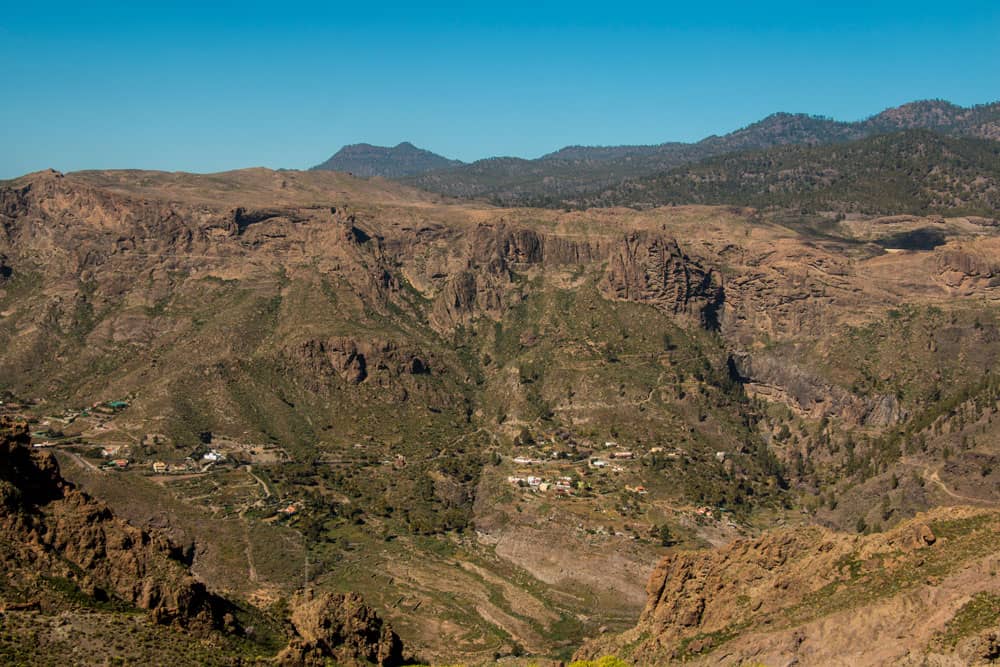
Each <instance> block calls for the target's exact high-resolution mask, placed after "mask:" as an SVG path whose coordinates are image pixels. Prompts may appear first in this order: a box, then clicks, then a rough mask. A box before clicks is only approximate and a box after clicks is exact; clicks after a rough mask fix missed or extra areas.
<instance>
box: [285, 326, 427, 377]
mask: <svg viewBox="0 0 1000 667" xmlns="http://www.w3.org/2000/svg"><path fill="white" fill-rule="evenodd" d="M288 357H289V358H290V360H291V361H292V363H296V364H298V365H300V366H303V367H304V368H305V369H306V370H307V371H308V376H309V377H310V378H312V380H313V384H314V385H316V386H320V385H323V384H325V383H326V382H328V381H329V380H330V379H332V378H334V377H339V378H341V379H342V380H343V381H345V382H347V383H350V384H360V383H362V382H364V381H365V380H367V379H368V378H369V375H371V374H372V373H376V372H379V371H382V372H386V373H388V374H389V375H390V376H392V377H398V376H401V375H424V374H427V373H430V364H429V362H428V360H427V358H426V356H423V355H421V354H419V353H418V352H416V351H413V350H409V349H405V348H403V347H402V346H400V345H399V344H398V343H396V342H395V341H390V340H385V339H380V338H370V339H367V340H357V339H354V338H349V337H345V336H339V337H331V338H326V339H310V340H307V341H305V342H303V343H301V344H300V345H299V346H298V347H296V348H294V349H292V350H290V351H289V352H288Z"/></svg>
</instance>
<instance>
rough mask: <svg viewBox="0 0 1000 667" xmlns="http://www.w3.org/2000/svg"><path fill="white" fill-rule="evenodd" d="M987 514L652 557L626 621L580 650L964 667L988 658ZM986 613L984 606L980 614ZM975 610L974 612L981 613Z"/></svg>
mask: <svg viewBox="0 0 1000 667" xmlns="http://www.w3.org/2000/svg"><path fill="white" fill-rule="evenodd" d="M998 535H1000V513H998V512H996V511H983V510H980V509H972V508H959V507H956V508H949V509H937V510H934V511H932V512H929V513H927V514H923V515H920V516H918V517H916V518H915V519H913V520H910V521H907V522H905V523H903V524H901V525H899V526H898V527H896V528H895V529H893V530H892V531H889V532H887V533H882V534H874V535H869V536H857V535H846V534H843V533H837V532H834V531H830V530H826V529H823V528H820V527H818V526H809V527H799V528H790V529H783V530H775V531H771V532H767V533H765V534H764V535H762V536H761V537H759V538H756V539H744V540H737V541H735V542H732V543H731V544H729V545H727V546H725V547H722V548H719V549H716V550H711V551H708V550H706V551H690V552H685V551H679V552H675V553H671V554H669V555H667V556H665V557H664V558H663V559H662V560H661V561H660V563H659V564H658V565H657V567H656V569H655V570H654V571H653V573H652V575H651V576H650V578H649V582H648V584H647V587H646V590H647V593H648V601H647V603H646V607H645V609H644V610H643V612H642V616H641V617H640V619H639V622H638V624H637V625H636V627H635V628H633V629H632V630H630V631H628V632H625V633H623V634H621V635H618V636H612V637H601V638H599V639H596V640H593V641H592V642H590V643H589V644H587V645H586V646H584V647H583V648H582V649H581V650H580V651H579V652H578V654H577V657H579V658H594V657H597V656H600V655H605V654H616V655H619V656H622V657H624V658H626V659H627V660H629V661H630V662H632V663H634V664H637V665H662V664H668V663H674V662H685V663H689V662H690V663H695V664H706V665H708V664H712V665H744V664H751V663H752V664H766V665H793V664H794V665H835V664H836V665H861V664H905V665H956V666H957V665H971V664H993V663H994V662H995V661H996V660H998V659H1000V616H998V613H1000V607H998V605H997V602H998V601H1000V576H998V568H1000V541H998V540H997V536H998ZM983 609H985V611H983ZM980 612H981V613H980Z"/></svg>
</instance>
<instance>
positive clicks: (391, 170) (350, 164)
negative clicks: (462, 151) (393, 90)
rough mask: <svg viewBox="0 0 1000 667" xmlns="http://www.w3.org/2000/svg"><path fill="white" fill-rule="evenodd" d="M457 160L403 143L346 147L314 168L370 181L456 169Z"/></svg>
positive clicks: (459, 163) (406, 142) (458, 162)
mask: <svg viewBox="0 0 1000 667" xmlns="http://www.w3.org/2000/svg"><path fill="white" fill-rule="evenodd" d="M461 164H463V163H462V162H461V161H459V160H450V159H448V158H446V157H443V156H441V155H438V154H437V153H432V152H431V151H428V150H424V149H423V148H418V147H417V146H414V145H413V144H411V143H410V142H409V141H402V142H400V143H398V144H396V145H395V146H374V145H372V144H364V143H362V144H349V145H347V146H344V147H343V148H341V149H340V150H339V151H337V152H336V153H334V154H333V156H331V157H330V159H328V160H327V161H326V162H323V163H322V164H319V165H316V166H315V167H313V169H318V170H326V171H346V172H349V173H352V174H354V175H355V176H361V177H364V178H370V177H372V176H382V177H384V178H403V177H406V176H418V175H420V174H423V173H426V172H428V171H436V170H439V169H447V168H449V167H457V166H459V165H461Z"/></svg>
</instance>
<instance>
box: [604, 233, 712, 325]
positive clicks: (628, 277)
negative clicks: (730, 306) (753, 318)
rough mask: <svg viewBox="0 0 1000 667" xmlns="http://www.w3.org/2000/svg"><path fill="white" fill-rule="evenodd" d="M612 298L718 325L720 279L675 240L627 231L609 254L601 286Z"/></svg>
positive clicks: (702, 322) (706, 323)
mask: <svg viewBox="0 0 1000 667" xmlns="http://www.w3.org/2000/svg"><path fill="white" fill-rule="evenodd" d="M602 287H603V289H604V293H605V294H606V295H608V296H610V297H612V298H616V299H623V300H626V301H636V302H639V303H646V304H649V305H652V306H654V307H656V308H658V309H660V310H663V311H666V312H668V313H672V314H675V315H687V316H689V317H692V318H693V319H694V320H695V321H697V322H698V323H700V324H701V325H702V326H704V327H705V328H707V329H712V330H717V329H718V328H719V327H720V317H721V310H722V307H723V305H724V302H725V293H724V291H723V287H722V279H721V277H720V276H719V274H718V273H716V272H715V271H713V270H712V269H706V268H704V267H702V266H701V265H700V264H699V263H698V262H696V261H695V260H693V259H691V258H690V257H688V256H687V255H686V254H684V252H683V251H681V248H680V246H679V245H678V244H677V241H676V240H674V239H669V238H665V237H663V236H659V235H652V234H647V233H638V232H637V233H632V234H629V235H627V236H626V237H625V238H624V239H622V241H621V243H620V244H619V246H618V247H616V248H615V249H614V250H613V251H612V252H611V255H610V261H609V266H608V272H607V275H606V277H605V281H604V283H603V285H602Z"/></svg>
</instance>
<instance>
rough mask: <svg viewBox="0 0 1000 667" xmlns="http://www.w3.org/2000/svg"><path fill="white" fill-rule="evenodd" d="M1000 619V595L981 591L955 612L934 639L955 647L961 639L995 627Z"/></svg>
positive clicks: (944, 644)
mask: <svg viewBox="0 0 1000 667" xmlns="http://www.w3.org/2000/svg"><path fill="white" fill-rule="evenodd" d="M998 621H1000V595H997V594H996V593H991V592H989V591H981V592H979V593H976V594H975V595H973V596H972V599H971V600H969V601H968V602H966V603H965V604H964V605H962V607H961V608H960V609H959V610H958V611H957V612H955V615H954V616H953V617H952V618H951V620H949V621H948V623H947V625H946V626H945V628H944V630H943V631H941V632H940V633H938V634H937V635H936V636H935V638H934V641H935V642H937V643H939V644H941V645H943V646H949V647H954V646H955V645H956V644H957V643H958V642H959V641H960V640H961V639H964V638H966V637H969V636H972V635H974V634H976V633H977V632H981V631H983V630H986V629H987V628H990V627H993V626H994V625H996V624H997V622H998Z"/></svg>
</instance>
